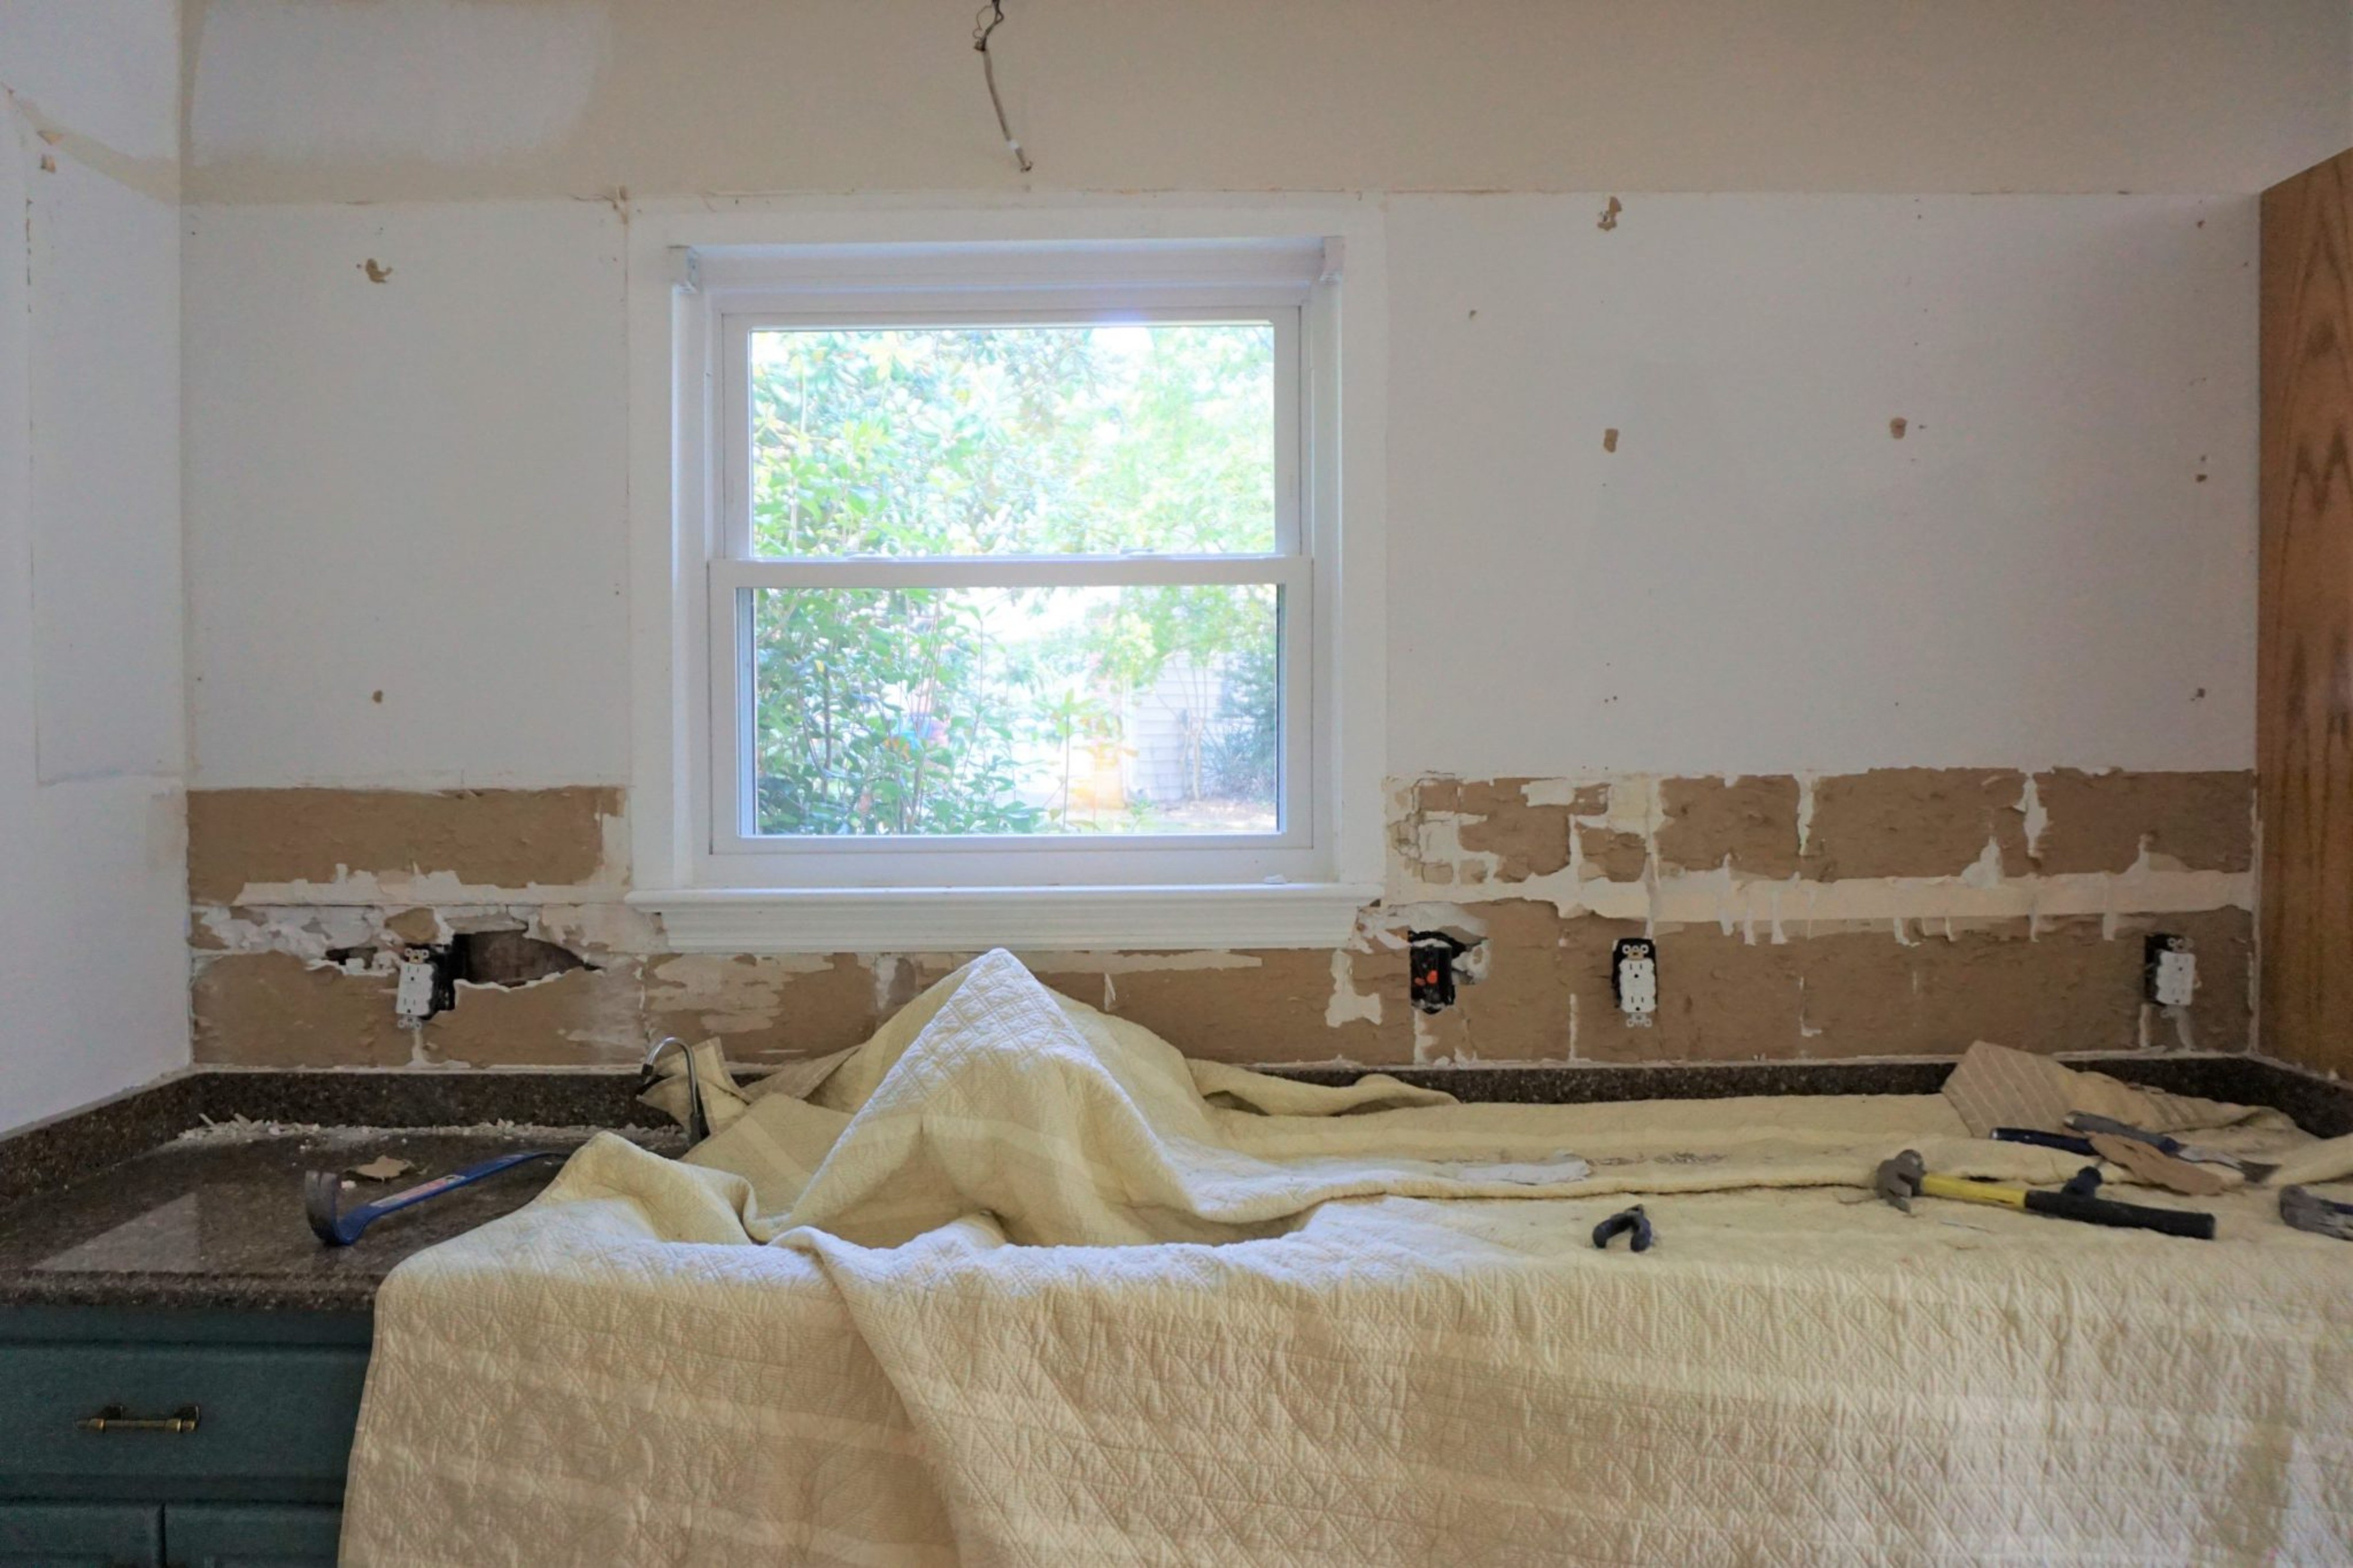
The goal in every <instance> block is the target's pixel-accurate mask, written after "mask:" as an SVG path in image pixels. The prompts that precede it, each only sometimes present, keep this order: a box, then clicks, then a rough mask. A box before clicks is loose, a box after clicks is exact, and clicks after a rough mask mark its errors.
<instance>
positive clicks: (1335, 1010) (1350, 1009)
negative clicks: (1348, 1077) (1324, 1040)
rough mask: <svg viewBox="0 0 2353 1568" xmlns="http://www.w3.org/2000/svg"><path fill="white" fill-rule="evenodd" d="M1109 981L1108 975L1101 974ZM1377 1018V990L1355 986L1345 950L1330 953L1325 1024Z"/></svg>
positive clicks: (1332, 1025) (1366, 1021)
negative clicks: (1328, 997) (1359, 988)
mask: <svg viewBox="0 0 2353 1568" xmlns="http://www.w3.org/2000/svg"><path fill="white" fill-rule="evenodd" d="M1103 983H1104V984H1105V985H1109V984H1110V983H1111V976H1110V975H1108V974H1106V975H1104V976H1103ZM1380 1021H1381V994H1380V993H1379V992H1377V991H1375V992H1371V993H1369V994H1367V993H1366V992H1362V991H1359V990H1357V989H1356V979H1355V977H1354V976H1353V975H1351V974H1350V973H1349V972H1348V955H1347V953H1346V952H1334V953H1333V954H1332V1000H1331V1001H1329V1002H1327V1003H1325V1004H1324V1025H1325V1026H1326V1027H1329V1028H1334V1029H1336V1028H1338V1027H1340V1026H1342V1025H1343V1024H1356V1023H1364V1024H1377V1023H1379V1022H1380Z"/></svg>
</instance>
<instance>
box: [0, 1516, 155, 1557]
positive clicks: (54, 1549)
mask: <svg viewBox="0 0 2353 1568" xmlns="http://www.w3.org/2000/svg"><path fill="white" fill-rule="evenodd" d="M163 1550H164V1526H163V1519H162V1514H161V1510H157V1509H153V1508H142V1507H140V1506H139V1505H137V1504H134V1503H86V1502H0V1568H155V1565H156V1564H157V1563H161V1562H162V1561H163Z"/></svg>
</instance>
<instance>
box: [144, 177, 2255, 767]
mask: <svg viewBox="0 0 2353 1568" xmlns="http://www.w3.org/2000/svg"><path fill="white" fill-rule="evenodd" d="M1387 205H1388V226H1389V246H1388V249H1389V298H1390V305H1391V315H1392V319H1391V321H1388V322H1387V323H1379V324H1377V325H1380V326H1382V327H1385V328H1386V330H1387V331H1388V334H1389V340H1390V341H1389V362H1390V375H1391V385H1390V390H1389V406H1390V416H1389V417H1390V440H1389V470H1388V486H1389V539H1390V567H1391V578H1390V612H1389V613H1390V621H1391V646H1390V647H1389V649H1388V658H1389V690H1390V703H1389V714H1388V727H1389V737H1390V740H1389V746H1390V754H1389V759H1388V762H1389V768H1388V771H1389V772H1390V773H1398V774H1403V773H1416V772H1419V771H1422V770H1425V769H1428V770H1438V771H1445V772H1452V773H1462V774H1466V775H1473V776H1479V775H1490V774H1512V773H1534V774H1548V773H1572V772H1577V771H1582V770H1586V769H1627V770H1655V771H1660V772H1665V773H1710V772H1725V773H1756V772H1763V771H1767V770H1781V769H1813V768H1819V769H1823V770H1847V769H1863V768H1870V767H1875V766H1891V765H1907V764H1922V765H1926V764H1953V765H1976V764H2010V765H2018V764H2037V765H2041V764H2050V763H2073V764H2079V765H2084V766H2103V765H2120V766H2133V767H2143V768H2208V767H2245V766H2249V765H2251V763H2252V752H2253V719H2252V690H2251V688H2252V674H2251V668H2252V667H2251V660H2252V655H2253V626H2254V611H2253V574H2254V559H2253V550H2254V541H2255V510H2254V509H2255V490H2254V474H2253V460H2254V421H2255V389H2254V353H2255V294H2254V289H2255V282H2254V279H2255V274H2254V271H2253V260H2254V255H2255V229H2254V213H2253V202H2252V200H2250V199H2248V198H2243V197H2232V198H2216V199H2200V198H2191V197H2170V196H2132V197H2116V196H2105V197H2007V196H1976V197H1970V196H1958V197H1930V198H1923V199H1914V198H1908V197H1906V198H1890V197H1881V196H1649V197H1634V198H1630V199H1629V200H1628V202H1627V204H1626V207H1625V211H1624V212H1623V214H1622V215H1621V216H1620V218H1619V221H1618V224H1617V226H1616V227H1615V228H1614V229H1612V230H1610V231H1607V232H1605V231H1602V230H1601V229H1599V227H1598V226H1597V218H1598V216H1599V212H1600V210H1601V206H1602V198H1601V197H1600V196H1599V195H1550V196H1464V197H1458V196H1396V197H1392V198H1390V199H1389V201H1388V204H1387ZM621 222H622V220H621V219H620V218H619V217H618V216H617V215H616V214H615V213H614V212H613V210H612V209H611V208H610V207H608V206H606V205H599V204H593V203H576V202H575V203H470V204H438V205H436V204H422V205H385V206H370V207H348V206H264V207H249V206H233V205H203V206H199V207H196V208H195V209H194V210H193V212H192V215H191V229H190V235H191V237H190V241H189V246H188V257H187V279H188V281H187V298H188V309H189V333H188V359H187V398H188V409H189V423H188V429H189V437H190V464H189V489H188V497H187V501H188V529H189V540H188V548H189V575H190V583H191V587H192V599H191V602H192V605H193V606H194V616H195V621H194V627H193V645H192V646H193V650H194V659H195V664H194V673H195V731H196V748H195V752H196V779H197V782H198V783H200V784H206V785H254V784H337V785H365V784H394V785H430V784H458V783H465V784H569V783H581V782H614V783H617V782H623V781H625V780H626V778H627V777H628V766H627V763H628V755H629V753H628V743H629V737H628V720H627V714H626V710H625V704H624V702H623V700H622V698H621V694H622V691H623V689H624V686H625V679H624V669H623V666H622V660H623V658H624V657H625V646H626V635H625V634H626V608H625V605H624V604H623V601H622V599H621V597H620V582H621V574H622V570H623V553H624V545H625V542H626V538H625V533H624V529H625V526H626V525H625V521H624V519H625V510H626V509H625V501H626V495H625V486H626V475H625V473H624V471H623V467H622V462H621V448H622V445H623V442H622V434H621V430H622V421H623V418H624V413H623V396H624V391H625V388H624V385H623V381H622V377H623V374H624V370H623V356H622V338H623V328H622V321H621V300H620V278H619V274H618V271H617V265H616V263H615V261H614V259H613V258H614V257H616V256H617V254H618V252H617V248H616V247H617V244H618V240H619V231H620V226H621ZM368 258H376V259H377V260H378V261H379V262H380V263H382V264H385V265H389V266H390V267H391V268H392V274H391V277H390V278H389V279H388V280H387V281H386V282H385V283H383V284H371V283H369V282H368V281H367V280H366V278H365V275H364V271H363V263H364V261H365V260H366V259H368ZM1474 311H1475V312H1476V314H1475V315H1474V314H1473V312H1474ZM1898 416H1901V417H1903V418H1905V419H1906V420H1907V421H1909V428H1908V430H1907V434H1906V436H1905V438H1904V439H1903V440H1901V441H1898V440H1895V439H1894V438H1893V437H1891V436H1890V433H1889V424H1888V422H1889V420H1890V419H1892V418H1894V417H1898ZM1612 426H1614V427H1616V428H1618V429H1619V430H1620V444H1619V447H1618V450H1617V451H1616V452H1615V453H1614V454H1605V453H1604V452H1603V451H1602V449H1601V442H1602V432H1603V431H1604V429H1606V428H1609V427H1612ZM2200 473H2203V474H2204V475H2205V476H2206V478H2205V479H2204V480H2203V481H2202V482H2201V481H2200V479H2199V478H2198V476H2199V475H2200ZM376 689H383V690H384V691H385V701H384V702H383V703H382V704H376V703H375V702H374V701H373V700H372V697H371V694H372V693H373V692H374V691H375V690H376ZM2200 689H2202V690H2203V691H2204V693H2205V695H2203V696H2202V697H2200V696H2198V695H2197V693H2198V692H2199V691H2200Z"/></svg>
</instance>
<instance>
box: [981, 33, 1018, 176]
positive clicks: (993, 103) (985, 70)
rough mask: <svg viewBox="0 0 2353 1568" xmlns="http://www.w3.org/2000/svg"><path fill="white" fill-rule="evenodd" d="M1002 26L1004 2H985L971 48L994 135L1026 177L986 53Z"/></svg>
mask: <svg viewBox="0 0 2353 1568" xmlns="http://www.w3.org/2000/svg"><path fill="white" fill-rule="evenodd" d="M1002 26H1005V0H988V4H987V5H983V6H982V7H981V8H980V11H979V13H978V15H976V16H974V17H973V19H972V47H973V48H974V49H975V50H976V51H978V53H979V55H980V74H981V76H982V77H983V78H984V79H986V80H987V83H988V102H989V106H990V107H991V108H993V109H995V110H997V132H998V133H999V134H1001V135H1002V136H1003V137H1004V138H1005V147H1006V151H1008V152H1009V153H1012V154H1013V161H1014V162H1015V163H1018V164H1020V165H1021V172H1022V173H1023V174H1028V173H1029V153H1024V152H1023V151H1022V150H1021V143H1020V142H1017V141H1015V140H1014V139H1013V127H1012V126H1011V125H1009V124H1008V123H1007V122H1006V119H1005V100H1004V99H1003V98H1001V97H999V96H998V95H997V59H996V57H995V56H993V55H991V54H990V53H989V52H988V36H989V35H990V34H991V33H994V32H995V31H997V28H999V27H1002Z"/></svg>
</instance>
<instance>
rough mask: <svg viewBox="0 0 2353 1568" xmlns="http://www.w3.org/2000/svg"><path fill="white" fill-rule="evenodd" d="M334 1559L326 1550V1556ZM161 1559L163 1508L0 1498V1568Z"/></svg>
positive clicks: (134, 1566) (107, 1567)
mask: <svg viewBox="0 0 2353 1568" xmlns="http://www.w3.org/2000/svg"><path fill="white" fill-rule="evenodd" d="M334 1560H335V1559H334V1554H333V1553H332V1552H329V1553H328V1554H327V1557H326V1558H325V1561H326V1562H328V1563H332V1562H333V1561H334ZM163 1561H164V1521H163V1510H161V1509H156V1508H149V1507H145V1506H143V1505H142V1504H138V1503H113V1502H0V1568H157V1565H158V1564H159V1563H162V1562H163Z"/></svg>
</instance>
